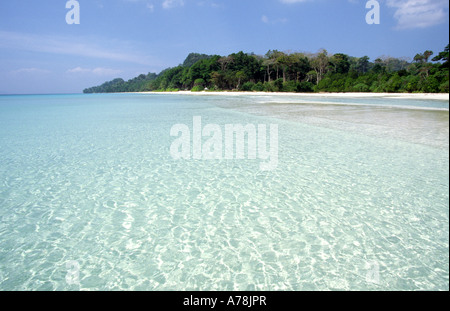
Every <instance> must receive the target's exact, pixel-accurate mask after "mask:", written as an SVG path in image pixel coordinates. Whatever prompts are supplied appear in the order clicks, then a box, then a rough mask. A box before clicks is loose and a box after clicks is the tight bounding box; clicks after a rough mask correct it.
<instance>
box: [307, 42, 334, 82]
mask: <svg viewBox="0 0 450 311" xmlns="http://www.w3.org/2000/svg"><path fill="white" fill-rule="evenodd" d="M329 63H330V61H329V58H328V51H327V50H325V49H324V50H321V51H320V52H319V53H318V54H317V55H316V56H315V57H314V58H313V59H312V61H311V65H312V67H313V68H314V70H315V71H316V74H317V79H316V82H317V84H319V83H320V81H321V80H322V79H323V77H324V76H325V74H326V73H327V69H328V65H329Z"/></svg>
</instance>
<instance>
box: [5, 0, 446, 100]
mask: <svg viewBox="0 0 450 311" xmlns="http://www.w3.org/2000/svg"><path fill="white" fill-rule="evenodd" d="M66 2H67V1H66V0H44V1H35V0H14V1H1V3H0V94H37V93H79V92H82V90H83V89H84V88H86V87H90V86H93V85H98V84H101V83H103V82H105V81H107V80H111V79H113V78H116V77H121V78H124V79H125V80H127V79H130V78H133V77H135V76H137V75H139V74H141V73H148V72H157V73H158V72H160V71H161V70H162V69H165V68H167V67H173V66H177V65H178V64H180V63H182V62H183V61H184V59H185V58H186V56H187V55H188V54H189V53H190V52H198V53H206V54H219V55H228V54H230V53H233V52H238V51H244V52H249V53H250V52H254V53H256V54H265V53H266V52H267V51H268V50H269V49H277V50H280V51H292V52H317V51H318V50H319V49H321V48H326V49H327V50H328V51H329V53H346V54H349V55H351V56H357V57H360V56H364V55H367V56H369V57H370V58H371V59H372V60H374V59H375V58H377V57H379V56H382V55H389V56H394V57H408V58H410V59H411V58H413V57H414V55H416V54H417V53H419V52H424V51H425V50H432V51H434V52H435V53H439V52H440V51H442V50H443V49H444V47H445V46H446V45H447V44H448V41H449V16H448V9H449V2H448V0H379V1H378V2H379V3H380V8H381V9H380V13H381V23H380V24H379V25H368V24H367V23H366V13H367V12H368V11H369V10H368V9H366V2H367V0H78V2H79V4H80V18H81V19H80V24H79V25H75V24H74V25H69V24H67V23H66V14H67V12H69V10H68V9H66Z"/></svg>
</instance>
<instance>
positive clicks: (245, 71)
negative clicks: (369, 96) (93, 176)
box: [84, 45, 449, 93]
mask: <svg viewBox="0 0 450 311" xmlns="http://www.w3.org/2000/svg"><path fill="white" fill-rule="evenodd" d="M433 56H434V57H433ZM179 90H191V91H194V92H195V91H204V90H214V91H221V90H239V91H259V92H390V93H414V92H419V93H448V92H449V45H447V46H446V47H445V49H444V51H442V52H440V53H438V54H437V55H435V54H434V53H433V51H429V50H427V51H425V52H423V53H418V54H417V55H416V56H415V57H414V59H413V60H412V61H409V60H407V59H404V58H394V57H388V56H382V57H379V58H377V59H375V61H373V62H371V61H370V58H369V57H368V56H363V57H352V56H349V55H346V54H343V53H337V54H333V55H331V54H329V53H328V52H327V51H326V50H320V51H319V52H317V53H314V54H312V53H289V52H280V51H277V50H270V51H269V52H267V54H266V55H264V56H262V55H255V54H253V53H250V54H248V53H244V52H238V53H233V54H231V55H228V56H220V55H205V54H198V53H191V54H189V56H188V57H187V58H186V60H185V61H184V63H183V64H180V65H179V66H177V67H173V68H168V69H165V70H163V71H162V72H161V73H159V74H155V73H149V74H147V75H144V74H141V75H140V76H138V77H136V78H134V79H131V80H129V81H124V80H123V79H120V78H118V79H114V80H112V81H109V82H106V83H104V84H102V85H100V86H96V87H91V88H88V89H85V90H84V93H115V92H144V91H179Z"/></svg>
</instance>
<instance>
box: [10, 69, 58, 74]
mask: <svg viewBox="0 0 450 311" xmlns="http://www.w3.org/2000/svg"><path fill="white" fill-rule="evenodd" d="M11 73H13V74H22V73H24V74H46V73H50V71H48V70H45V69H40V68H20V69H17V70H13V71H11Z"/></svg>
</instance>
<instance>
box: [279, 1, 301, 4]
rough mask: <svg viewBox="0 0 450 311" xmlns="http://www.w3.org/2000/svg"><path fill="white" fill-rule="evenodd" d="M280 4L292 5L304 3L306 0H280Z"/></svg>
mask: <svg viewBox="0 0 450 311" xmlns="http://www.w3.org/2000/svg"><path fill="white" fill-rule="evenodd" d="M280 1H281V2H282V3H288V4H292V3H300V2H306V1H308V0H280Z"/></svg>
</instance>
